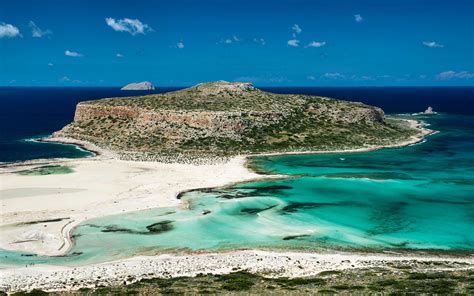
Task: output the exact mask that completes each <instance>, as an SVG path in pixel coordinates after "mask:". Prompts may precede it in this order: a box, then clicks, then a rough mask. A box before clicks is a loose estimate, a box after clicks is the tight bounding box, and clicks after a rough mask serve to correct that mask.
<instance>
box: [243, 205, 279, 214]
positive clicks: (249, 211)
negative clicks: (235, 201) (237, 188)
mask: <svg viewBox="0 0 474 296" xmlns="http://www.w3.org/2000/svg"><path fill="white" fill-rule="evenodd" d="M276 206H277V205H273V206H269V207H266V208H243V209H241V210H240V212H241V213H245V214H252V215H256V214H258V213H260V212H263V211H266V210H270V209H273V208H274V207H276Z"/></svg>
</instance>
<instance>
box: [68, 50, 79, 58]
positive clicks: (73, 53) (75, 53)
mask: <svg viewBox="0 0 474 296" xmlns="http://www.w3.org/2000/svg"><path fill="white" fill-rule="evenodd" d="M64 55H65V56H68V57H73V58H79V57H82V56H83V54H82V53H78V52H75V51H69V50H66V51H65V52H64Z"/></svg>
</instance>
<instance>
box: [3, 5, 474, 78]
mask: <svg viewBox="0 0 474 296" xmlns="http://www.w3.org/2000/svg"><path fill="white" fill-rule="evenodd" d="M145 80H146V81H150V82H152V83H153V84H154V85H155V86H157V87H159V86H189V85H194V84H196V83H200V82H206V81H215V80H226V81H245V82H252V83H253V84H254V85H257V86H458V85H471V86H472V85H474V1H472V0H450V1H445V0H431V1H422V0H366V1H364V0H358V1H343V0H327V1H317V0H313V1H303V0H293V1H291V0H286V1H285V0H273V1H263V0H262V1H258V0H253V1H247V0H242V1H236V0H232V1H231V0H213V1H211V0H209V1H206V0H200V1H197V0H196V1H189V0H188V1H184V0H175V1H164V0H163V1H159V0H155V1H151V0H142V1H140V0H134V1H130V0H122V1H116V0H113V1H112V0H110V1H99V0H94V1H89V0H1V1H0V86H122V85H125V84H128V83H130V82H139V81H145Z"/></svg>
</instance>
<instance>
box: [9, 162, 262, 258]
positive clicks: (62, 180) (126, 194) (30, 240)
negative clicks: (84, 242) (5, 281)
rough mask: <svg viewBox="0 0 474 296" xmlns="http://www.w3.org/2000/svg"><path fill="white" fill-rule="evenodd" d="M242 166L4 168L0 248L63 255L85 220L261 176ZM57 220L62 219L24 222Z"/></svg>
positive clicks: (170, 201) (162, 204)
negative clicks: (31, 172)
mask: <svg viewBox="0 0 474 296" xmlns="http://www.w3.org/2000/svg"><path fill="white" fill-rule="evenodd" d="M244 162H245V157H235V158H233V159H231V160H230V161H228V162H227V163H223V164H210V165H190V164H164V163H155V162H132V161H121V160H115V159H107V158H104V157H95V158H86V159H79V160H57V161H49V162H47V163H48V164H51V163H54V164H62V165H67V166H69V167H71V168H73V170H74V172H73V173H69V174H52V175H43V176H24V175H19V174H16V173H14V171H15V170H19V169H21V170H24V169H27V168H32V167H36V166H38V164H37V163H35V164H33V165H31V164H30V165H25V166H21V167H20V166H14V167H6V168H2V169H1V170H2V174H1V182H2V185H1V190H0V196H1V202H2V217H1V221H0V236H1V237H2V239H1V240H0V248H4V249H8V250H18V251H23V252H33V253H37V254H40V255H49V256H52V255H60V254H64V253H65V252H67V250H68V248H69V245H70V241H69V239H68V237H69V233H70V232H71V230H72V229H73V228H74V227H75V226H76V225H78V224H79V223H81V222H82V221H85V220H87V219H90V218H93V217H100V216H106V215H112V214H119V213H124V212H130V211H138V210H144V209H149V208H156V207H170V206H177V205H179V200H178V199H177V198H176V196H177V195H178V194H179V193H180V192H181V191H185V190H189V189H194V188H206V187H216V186H223V185H227V184H230V183H234V182H240V181H246V180H252V179H256V178H259V177H261V176H260V175H257V174H255V173H252V172H250V171H249V170H248V169H247V168H246V167H245V166H244ZM43 165H44V164H43ZM60 218H62V219H63V220H61V221H57V222H50V223H37V224H22V223H25V222H32V221H39V220H51V219H60Z"/></svg>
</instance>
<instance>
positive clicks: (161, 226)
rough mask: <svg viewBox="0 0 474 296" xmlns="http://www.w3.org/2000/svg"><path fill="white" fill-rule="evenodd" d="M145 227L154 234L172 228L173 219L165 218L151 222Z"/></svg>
mask: <svg viewBox="0 0 474 296" xmlns="http://www.w3.org/2000/svg"><path fill="white" fill-rule="evenodd" d="M146 229H148V231H149V232H151V233H154V234H157V233H163V232H166V231H170V230H172V229H173V221H171V220H165V221H160V222H157V223H153V224H150V225H148V226H147V227H146Z"/></svg>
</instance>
